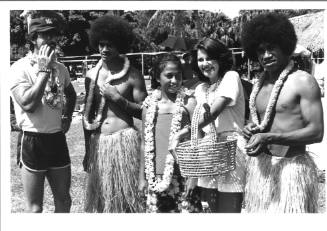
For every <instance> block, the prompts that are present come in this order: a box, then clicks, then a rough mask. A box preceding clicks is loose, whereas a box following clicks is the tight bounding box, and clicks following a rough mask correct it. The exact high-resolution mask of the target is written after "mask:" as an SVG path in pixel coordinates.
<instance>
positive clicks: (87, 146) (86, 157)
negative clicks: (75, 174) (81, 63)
mask: <svg viewBox="0 0 327 231" xmlns="http://www.w3.org/2000/svg"><path fill="white" fill-rule="evenodd" d="M88 76H90V71H88V72H87V73H86V76H85V80H84V87H85V98H84V104H85V107H84V110H85V108H86V103H87V102H86V101H87V98H88V95H89V86H90V82H91V79H90V78H89V77H88ZM83 113H85V111H84V112H83ZM83 132H84V141H85V142H84V144H85V154H84V158H83V163H82V164H83V169H84V171H85V172H88V167H89V166H88V163H89V158H90V139H91V135H92V131H90V130H87V129H85V127H84V126H83Z"/></svg>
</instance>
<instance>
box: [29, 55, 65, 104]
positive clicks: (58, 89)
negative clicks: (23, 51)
mask: <svg viewBox="0 0 327 231" xmlns="http://www.w3.org/2000/svg"><path fill="white" fill-rule="evenodd" d="M27 57H28V59H29V60H30V64H31V65H32V66H34V65H35V64H36V63H37V56H36V55H35V54H32V53H31V52H30V53H29V54H28V55H27ZM35 72H36V74H37V72H38V68H37V66H35ZM63 95H64V86H63V83H61V82H60V79H59V70H58V66H57V65H54V66H53V67H52V68H51V73H50V78H49V79H48V82H47V85H46V87H45V89H44V94H43V99H44V102H45V103H46V104H47V105H48V106H49V107H50V108H51V109H60V108H61V107H62V105H63V104H64V97H63Z"/></svg>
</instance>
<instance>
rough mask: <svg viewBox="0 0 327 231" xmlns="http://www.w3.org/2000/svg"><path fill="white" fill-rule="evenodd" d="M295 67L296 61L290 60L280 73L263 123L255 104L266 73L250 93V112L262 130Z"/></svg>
mask: <svg viewBox="0 0 327 231" xmlns="http://www.w3.org/2000/svg"><path fill="white" fill-rule="evenodd" d="M293 67H294V62H293V61H290V62H289V64H288V65H287V66H286V68H285V69H284V70H283V71H282V73H281V74H280V75H279V77H278V79H277V81H276V82H275V84H274V87H273V89H272V92H271V94H270V98H269V101H268V105H267V108H266V111H265V116H264V118H263V120H262V121H261V123H260V122H259V118H258V114H257V109H256V106H255V99H256V97H257V95H258V93H259V90H260V88H261V86H262V84H263V81H264V75H262V76H261V77H260V78H259V79H258V80H257V81H256V82H255V83H254V86H253V91H252V93H251V95H250V101H249V107H250V112H251V117H252V120H253V122H254V123H255V124H256V125H257V126H258V127H259V128H260V130H261V131H263V130H264V129H265V128H266V126H267V125H268V123H269V121H270V119H271V116H272V111H273V108H274V107H275V105H276V102H277V99H278V95H279V92H280V90H281V89H282V87H283V85H284V82H285V80H286V78H287V76H288V75H289V73H290V71H291V70H292V69H293Z"/></svg>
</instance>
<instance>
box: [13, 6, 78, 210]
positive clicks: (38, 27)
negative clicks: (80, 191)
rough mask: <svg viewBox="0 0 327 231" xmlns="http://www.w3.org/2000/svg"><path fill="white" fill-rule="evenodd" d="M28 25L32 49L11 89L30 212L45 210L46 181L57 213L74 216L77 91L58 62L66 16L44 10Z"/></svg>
mask: <svg viewBox="0 0 327 231" xmlns="http://www.w3.org/2000/svg"><path fill="white" fill-rule="evenodd" d="M33 16H34V17H32V19H31V20H30V22H29V25H28V37H29V40H30V42H31V51H30V53H28V54H27V56H26V57H24V58H22V59H20V60H18V61H17V62H15V63H14V64H13V65H12V66H11V70H10V75H11V78H10V80H11V83H10V90H11V94H12V96H13V99H14V107H15V113H16V117H17V123H18V125H19V127H20V128H21V129H22V130H23V135H22V139H21V148H20V167H21V174H22V183H23V188H24V192H25V197H26V202H27V203H26V205H27V208H26V210H27V211H28V212H42V205H43V193H44V180H45V178H47V180H48V182H49V184H50V187H51V189H52V193H53V197H54V204H55V212H69V211H70V206H71V197H70V193H69V189H70V183H71V168H70V157H69V152H68V148H67V143H66V137H65V133H66V132H67V131H68V129H69V127H70V123H71V118H72V113H73V110H74V107H75V101H76V93H75V90H74V88H73V86H72V84H71V82H70V77H69V73H68V71H67V69H66V68H65V66H64V65H63V64H61V63H58V62H56V61H55V51H54V49H55V47H56V41H57V36H58V35H59V29H60V16H59V15H58V14H56V13H54V12H53V11H38V12H37V13H35V14H34V15H33Z"/></svg>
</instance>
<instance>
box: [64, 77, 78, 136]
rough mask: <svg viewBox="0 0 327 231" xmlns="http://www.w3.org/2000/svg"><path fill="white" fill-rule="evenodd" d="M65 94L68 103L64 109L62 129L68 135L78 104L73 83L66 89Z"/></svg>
mask: <svg viewBox="0 0 327 231" xmlns="http://www.w3.org/2000/svg"><path fill="white" fill-rule="evenodd" d="M64 93H65V96H66V103H65V107H64V109H63V116H62V129H63V132H64V133H66V132H67V131H68V130H69V127H70V123H71V121H72V115H73V112H74V109H75V103H76V92H75V89H74V87H73V85H72V84H71V83H69V85H68V86H67V87H65V89H64Z"/></svg>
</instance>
